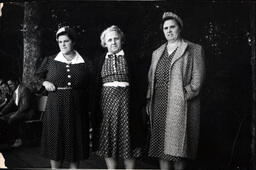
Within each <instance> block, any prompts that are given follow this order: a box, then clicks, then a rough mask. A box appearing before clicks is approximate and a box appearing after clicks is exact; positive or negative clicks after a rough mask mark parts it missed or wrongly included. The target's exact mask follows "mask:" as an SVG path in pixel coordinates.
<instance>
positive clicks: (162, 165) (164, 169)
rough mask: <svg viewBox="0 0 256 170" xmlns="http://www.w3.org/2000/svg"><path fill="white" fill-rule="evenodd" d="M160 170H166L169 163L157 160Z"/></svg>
mask: <svg viewBox="0 0 256 170" xmlns="http://www.w3.org/2000/svg"><path fill="white" fill-rule="evenodd" d="M159 165H160V169H161V170H168V169H169V168H170V162H169V161H167V160H164V159H160V160H159Z"/></svg>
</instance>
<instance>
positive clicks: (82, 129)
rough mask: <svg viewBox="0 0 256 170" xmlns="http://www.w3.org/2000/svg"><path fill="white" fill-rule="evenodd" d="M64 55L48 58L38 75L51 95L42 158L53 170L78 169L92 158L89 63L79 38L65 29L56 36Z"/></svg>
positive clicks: (48, 102)
mask: <svg viewBox="0 0 256 170" xmlns="http://www.w3.org/2000/svg"><path fill="white" fill-rule="evenodd" d="M56 40H57V43H58V45H59V49H60V52H59V53H58V54H57V55H53V56H50V57H47V58H45V60H44V61H43V63H42V64H41V66H40V68H39V69H38V70H37V75H38V77H39V79H41V82H42V85H43V86H44V88H45V89H46V90H47V91H48V101H47V104H46V113H45V115H44V118H43V132H42V155H43V156H44V157H46V158H48V159H50V163H51V167H52V168H61V167H62V166H63V162H64V161H65V162H68V163H69V166H70V168H77V167H78V166H79V161H80V160H83V159H85V158H88V157H89V115H88V111H87V102H86V99H87V98H88V81H89V80H88V76H89V71H88V61H87V60H86V59H84V58H83V57H82V56H81V55H80V54H79V53H78V52H77V51H76V50H74V45H75V42H76V35H75V32H74V30H73V29H72V28H70V27H68V26H65V27H62V28H60V29H59V30H58V31H57V33H56Z"/></svg>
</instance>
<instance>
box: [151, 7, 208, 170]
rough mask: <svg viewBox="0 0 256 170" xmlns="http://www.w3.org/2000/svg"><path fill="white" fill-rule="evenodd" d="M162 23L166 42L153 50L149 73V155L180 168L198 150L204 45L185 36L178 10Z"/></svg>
mask: <svg viewBox="0 0 256 170" xmlns="http://www.w3.org/2000/svg"><path fill="white" fill-rule="evenodd" d="M161 27H162V30H163V33H164V36H165V39H166V43H164V44H163V45H161V46H160V47H159V48H158V49H156V50H155V51H154V52H153V54H152V61H151V66H150V70H149V74H148V79H149V86H148V93H147V99H148V105H147V111H148V114H149V115H150V125H151V139H150V148H149V156H151V157H156V158H158V159H159V163H160V167H161V169H168V168H169V161H171V162H173V166H174V168H175V169H179V170H180V169H185V165H186V162H187V160H188V159H194V158H195V157H196V154H197V146H198V137H199V123H200V100H199V92H200V89H201V86H202V82H203V77H204V61H203V49H202V47H201V46H200V45H198V44H195V43H192V42H189V41H187V40H184V39H182V37H181V31H182V28H183V22H182V20H181V18H180V17H179V16H177V15H176V14H174V13H172V12H166V13H164V15H163V17H162V26H161Z"/></svg>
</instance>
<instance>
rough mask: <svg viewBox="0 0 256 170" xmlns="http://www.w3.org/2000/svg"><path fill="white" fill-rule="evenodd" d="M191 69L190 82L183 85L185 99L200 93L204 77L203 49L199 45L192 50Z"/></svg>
mask: <svg viewBox="0 0 256 170" xmlns="http://www.w3.org/2000/svg"><path fill="white" fill-rule="evenodd" d="M192 56H193V70H192V79H191V82H190V83H189V84H188V85H187V86H186V87H185V89H186V92H187V99H188V100H190V99H192V98H194V97H196V96H197V95H198V94H199V93H200V89H201V86H202V82H203V79H204V72H205V68H204V67H205V65H204V50H203V48H202V47H201V46H198V48H195V50H194V51H193V55H192Z"/></svg>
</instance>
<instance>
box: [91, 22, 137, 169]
mask: <svg viewBox="0 0 256 170" xmlns="http://www.w3.org/2000/svg"><path fill="white" fill-rule="evenodd" d="M100 39H101V45H102V47H104V48H107V53H105V54H104V55H103V56H102V57H100V58H99V61H97V66H96V79H97V80H96V89H95V92H96V93H97V94H96V95H95V100H94V101H95V105H94V106H95V107H94V111H93V113H92V115H93V117H94V119H93V121H94V125H95V126H94V134H95V136H94V139H95V140H96V142H98V145H97V148H96V150H97V155H99V156H102V157H104V158H105V161H106V164H107V167H108V168H109V169H115V168H117V161H118V160H119V159H121V160H124V165H125V167H126V168H128V169H132V168H134V158H135V157H138V156H139V155H140V153H141V150H140V148H139V147H137V146H138V145H137V146H135V145H133V144H134V143H135V142H133V141H134V140H135V137H134V136H133V134H132V132H133V131H132V130H131V123H132V124H136V123H135V122H134V121H135V120H134V119H133V118H132V117H133V116H131V113H132V111H131V99H130V97H131V89H132V83H131V81H132V80H131V74H132V69H131V63H130V59H129V58H128V55H127V53H126V52H124V50H123V43H124V34H123V32H122V31H121V30H120V28H118V27H117V26H115V25H113V26H111V27H108V28H107V29H106V30H104V31H103V32H102V34H101V37H100ZM100 117H101V118H100ZM98 125H100V127H97V126H98ZM138 131H139V130H138ZM137 144H139V142H138V143H137Z"/></svg>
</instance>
